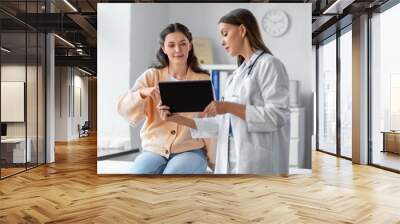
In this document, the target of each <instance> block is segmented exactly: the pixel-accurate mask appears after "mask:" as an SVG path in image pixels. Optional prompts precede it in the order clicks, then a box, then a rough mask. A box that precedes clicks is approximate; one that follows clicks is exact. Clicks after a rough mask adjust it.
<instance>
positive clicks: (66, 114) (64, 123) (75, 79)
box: [55, 67, 88, 141]
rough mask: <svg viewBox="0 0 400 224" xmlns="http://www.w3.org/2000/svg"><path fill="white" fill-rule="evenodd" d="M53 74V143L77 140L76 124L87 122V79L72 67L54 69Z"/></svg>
mask: <svg viewBox="0 0 400 224" xmlns="http://www.w3.org/2000/svg"><path fill="white" fill-rule="evenodd" d="M55 73H56V76H55V87H56V88H55V141H70V140H73V139H77V138H79V133H78V124H80V125H81V126H82V125H83V124H84V122H85V121H87V120H88V77H87V76H83V75H84V74H83V73H82V72H80V71H79V70H77V69H76V68H72V67H56V69H55ZM77 88H79V89H80V92H81V93H80V99H79V97H77V96H79V95H78V92H77V91H74V90H76V89H77ZM79 100H80V101H81V102H79ZM77 105H81V107H82V108H81V109H82V113H79V108H78V107H77ZM74 110H75V113H74Z"/></svg>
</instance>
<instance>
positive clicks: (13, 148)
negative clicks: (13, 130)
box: [1, 138, 32, 163]
mask: <svg viewBox="0 0 400 224" xmlns="http://www.w3.org/2000/svg"><path fill="white" fill-rule="evenodd" d="M26 142H27V143H28V144H27V146H28V147H26V154H25V138H6V139H1V157H2V159H5V161H6V163H25V162H30V161H31V159H32V154H31V145H32V141H31V139H30V138H28V139H27V140H26ZM25 158H27V161H25Z"/></svg>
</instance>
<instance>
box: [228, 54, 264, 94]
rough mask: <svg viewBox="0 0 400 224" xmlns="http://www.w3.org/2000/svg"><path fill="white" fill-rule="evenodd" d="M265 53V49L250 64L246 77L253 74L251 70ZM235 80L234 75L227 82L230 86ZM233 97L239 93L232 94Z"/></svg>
mask: <svg viewBox="0 0 400 224" xmlns="http://www.w3.org/2000/svg"><path fill="white" fill-rule="evenodd" d="M263 54H265V51H262V52H261V53H260V54H259V55H257V57H256V59H254V61H253V63H251V64H250V65H249V67H248V68H247V70H248V71H247V73H246V74H245V75H244V77H245V78H247V77H249V76H250V75H251V72H252V71H253V67H254V65H255V64H256V62H257V60H258V59H259V58H260V57H261V56H262V55H263ZM232 80H233V77H232V78H231V79H230V80H229V82H228V83H227V84H226V86H228V85H229V84H230V83H231V82H232ZM232 97H239V96H238V95H232ZM222 101H224V97H222Z"/></svg>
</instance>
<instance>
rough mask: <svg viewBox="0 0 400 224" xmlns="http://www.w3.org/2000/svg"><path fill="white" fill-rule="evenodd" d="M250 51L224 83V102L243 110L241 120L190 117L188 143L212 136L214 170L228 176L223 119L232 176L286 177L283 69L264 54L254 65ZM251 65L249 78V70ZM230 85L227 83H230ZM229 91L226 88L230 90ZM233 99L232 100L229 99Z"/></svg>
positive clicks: (286, 115) (285, 78)
mask: <svg viewBox="0 0 400 224" xmlns="http://www.w3.org/2000/svg"><path fill="white" fill-rule="evenodd" d="M260 53H261V51H256V52H255V53H254V54H253V55H252V56H251V58H250V60H249V61H248V62H247V63H246V64H244V63H243V64H242V65H241V66H240V67H239V68H238V69H237V70H235V72H234V73H233V74H232V75H231V76H230V77H229V78H228V79H227V82H226V86H225V90H226V94H224V96H225V100H226V101H231V102H236V103H240V104H244V105H246V112H245V113H246V120H242V119H241V118H239V117H236V116H234V115H232V114H223V115H217V116H216V117H210V118H195V119H194V121H195V123H196V126H197V129H191V130H190V131H191V135H192V137H193V138H215V137H217V147H216V161H215V170H214V172H215V173H217V174H226V173H228V172H229V168H228V166H229V164H228V163H229V162H228V136H229V119H231V122H232V123H231V125H232V133H233V138H234V146H235V149H230V150H235V152H237V153H236V160H237V161H236V164H235V171H233V172H234V173H237V174H280V175H287V174H288V172H289V132H290V123H289V121H290V120H289V80H288V75H287V73H286V69H285V67H284V65H283V64H282V63H281V62H280V61H279V60H278V59H277V58H275V57H274V56H272V55H270V54H267V53H265V54H264V55H262V56H260V57H259V59H258V60H257V61H256V63H254V60H255V58H256V57H257V56H258V54H260ZM252 63H254V66H253V69H252V71H251V73H250V74H247V72H248V68H249V65H251V64H252ZM235 80H236V83H234V82H232V81H235ZM230 85H232V86H234V88H230V87H232V86H230ZM235 99H236V100H235Z"/></svg>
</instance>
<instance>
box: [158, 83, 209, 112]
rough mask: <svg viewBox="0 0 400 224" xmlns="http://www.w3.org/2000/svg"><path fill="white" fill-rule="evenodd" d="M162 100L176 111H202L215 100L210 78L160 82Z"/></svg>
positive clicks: (171, 109)
mask: <svg viewBox="0 0 400 224" xmlns="http://www.w3.org/2000/svg"><path fill="white" fill-rule="evenodd" d="M158 85H159V88H160V95H161V102H162V104H163V105H166V106H168V107H169V108H170V112H171V113H176V112H202V111H203V110H204V109H205V108H206V107H207V105H208V104H209V103H211V101H213V100H214V93H213V88H212V84H211V81H210V80H193V81H172V82H159V84H158Z"/></svg>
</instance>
